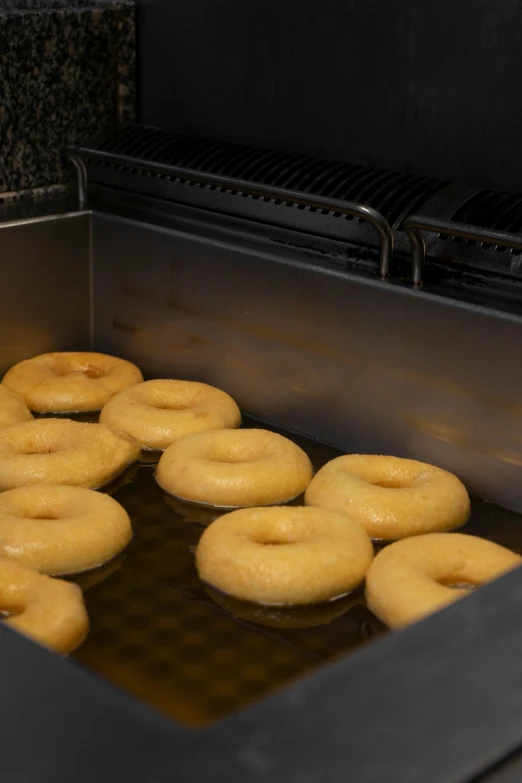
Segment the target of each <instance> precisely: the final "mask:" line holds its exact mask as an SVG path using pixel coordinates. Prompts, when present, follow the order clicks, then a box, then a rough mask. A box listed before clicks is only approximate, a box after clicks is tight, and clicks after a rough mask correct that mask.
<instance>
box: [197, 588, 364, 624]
mask: <svg viewBox="0 0 522 783" xmlns="http://www.w3.org/2000/svg"><path fill="white" fill-rule="evenodd" d="M205 592H206V593H207V595H208V596H209V597H210V598H211V599H212V600H213V601H214V603H216V604H217V605H218V606H221V608H222V609H224V610H225V611H226V612H229V613H230V614H231V615H233V616H234V617H238V618H239V619H240V620H246V621H247V622H248V623H255V624H256V625H268V626H270V627H271V628H314V627H316V626H318V625H328V624H329V623H331V622H333V621H334V620H336V619H337V618H338V617H341V616H342V615H343V614H346V612H348V610H349V609H353V607H354V606H356V605H357V604H358V603H361V602H362V601H361V596H358V595H357V593H358V591H357V593H350V594H349V595H345V596H343V597H342V598H338V599H337V600H336V601H328V602H327V603H325V604H313V605H312V606H263V605H262V604H252V603H249V602H248V601H241V600H239V599H238V598H234V597H233V596H231V595H226V594H225V593H222V592H221V591H220V590H215V589H214V588H213V587H209V586H207V587H206V588H205Z"/></svg>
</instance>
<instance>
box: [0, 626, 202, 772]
mask: <svg viewBox="0 0 522 783" xmlns="http://www.w3.org/2000/svg"><path fill="white" fill-rule="evenodd" d="M0 667H1V669H2V671H3V672H4V676H3V677H2V698H1V699H0V735H1V737H2V765H1V768H2V772H1V777H2V781H3V783H71V781H76V783H92V781H93V780H96V781H98V783H105V781H107V783H109V781H125V783H149V781H150V783H157V781H158V777H157V772H158V768H159V767H160V766H161V768H162V769H163V770H164V769H165V764H164V758H165V755H166V751H167V749H169V748H170V747H171V745H172V743H176V742H177V743H178V745H179V743H180V742H182V741H183V738H184V737H185V736H186V735H187V734H188V733H189V732H188V731H187V730H185V729H183V728H181V727H177V726H175V725H174V724H171V723H170V722H169V721H167V720H166V719H163V718H162V717H161V716H160V715H158V714H156V713H155V712H152V711H150V710H149V709H148V708H147V707H145V706H144V705H142V704H139V703H138V702H135V701H134V700H133V699H131V698H129V697H128V696H126V695H125V694H123V693H122V692H120V691H118V690H117V689H116V688H113V687H112V686H111V685H109V684H107V683H104V682H103V681H102V680H100V679H98V678H97V677H96V676H94V675H93V674H90V673H89V672H87V671H86V670H84V669H82V668H81V667H79V666H77V665H76V664H74V663H71V662H70V661H66V660H64V659H62V658H61V657H60V656H58V655H55V654H54V653H50V652H48V651H47V650H45V649H44V648H43V647H40V646H38V645H36V644H33V643H32V642H29V641H28V640H27V639H25V638H24V637H23V636H20V635H19V634H17V633H14V632H13V631H11V630H10V629H8V628H5V627H4V626H3V625H2V623H0Z"/></svg>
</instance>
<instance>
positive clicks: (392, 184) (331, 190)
mask: <svg viewBox="0 0 522 783" xmlns="http://www.w3.org/2000/svg"><path fill="white" fill-rule="evenodd" d="M95 149H97V150H100V151H103V152H107V153H113V154H117V155H124V156H129V157H133V158H140V159H142V160H147V161H151V162H154V163H164V164H168V165H173V166H180V167H183V168H190V169H195V170H197V171H205V172H209V173H212V174H219V175H221V176H226V177H231V178H236V179H243V180H249V181H251V182H257V183H260V184H263V185H267V186H272V187H278V188H286V189H290V190H298V191H302V192H304V193H307V194H310V195H316V196H319V195H320V196H324V197H327V198H333V199H341V200H343V201H354V202H357V203H360V204H365V205H367V206H370V207H373V208H374V209H376V210H377V211H378V212H380V213H381V214H382V215H383V216H384V217H385V218H386V219H387V221H388V223H389V224H390V225H391V226H392V227H397V226H398V224H399V223H400V221H401V219H402V218H403V217H405V216H406V215H408V214H410V213H412V212H415V211H416V210H417V209H419V208H420V207H421V206H422V205H423V204H424V203H425V202H426V201H428V200H429V199H430V198H431V197H432V196H433V195H434V194H435V193H437V192H438V191H439V190H441V189H442V188H444V187H445V186H446V184H447V183H444V182H440V181H439V180H433V179H427V178H424V177H413V176H411V175H408V174H403V175H401V174H396V173H393V172H387V171H379V170H376V169H370V168H367V167H365V166H358V165H350V164H341V163H335V162H332V161H327V160H322V159H318V158H308V157H304V156H300V155H290V154H286V153H282V152H270V151H267V150H261V149H257V148H254V147H246V146H242V145H239V144H229V143H227V142H215V141H210V140H208V139H199V138H193V137H189V136H178V135H174V134H172V133H171V132H169V131H164V130H160V129H156V128H144V127H143V126H138V125H128V126H125V127H123V128H122V129H120V130H118V131H116V132H113V133H112V134H108V135H106V136H105V137H103V138H102V139H97V140H96V145H95ZM149 176H154V175H149ZM348 219H350V218H348Z"/></svg>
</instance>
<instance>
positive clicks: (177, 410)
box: [100, 380, 241, 451]
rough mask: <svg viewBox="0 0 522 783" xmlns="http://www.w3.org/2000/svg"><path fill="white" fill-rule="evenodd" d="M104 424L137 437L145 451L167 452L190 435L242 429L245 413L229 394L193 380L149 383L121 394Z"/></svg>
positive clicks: (109, 408)
mask: <svg viewBox="0 0 522 783" xmlns="http://www.w3.org/2000/svg"><path fill="white" fill-rule="evenodd" d="M100 421H101V422H102V423H103V424H108V425H109V426H111V427H114V428H115V429H117V430H121V431H122V432H127V433H128V434H129V435H133V436H134V437H135V438H137V440H139V442H140V443H141V446H142V448H144V449H150V450H152V451H163V450H165V449H166V448H167V447H168V446H170V444H171V443H173V442H174V441H176V440H179V439H180V438H184V437H186V436H187V435H194V434H195V433H196V432H205V431H206V430H221V429H228V428H234V427H239V425H240V424H241V413H240V411H239V408H238V407H237V405H236V403H235V402H234V400H233V399H232V397H229V395H228V394H226V393H225V392H223V391H221V390H220V389H216V388H215V387H214V386H208V385H207V384H206V383H195V382H193V381H175V380H156V381H145V383H140V384H138V385H137V386H133V387H131V388H130V389H125V391H122V392H120V393H119V394H117V395H116V396H115V397H113V398H112V399H111V400H109V402H108V403H107V404H106V405H105V407H104V408H103V410H102V412H101V415H100Z"/></svg>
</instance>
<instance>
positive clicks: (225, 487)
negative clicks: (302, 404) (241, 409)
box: [156, 430, 312, 508]
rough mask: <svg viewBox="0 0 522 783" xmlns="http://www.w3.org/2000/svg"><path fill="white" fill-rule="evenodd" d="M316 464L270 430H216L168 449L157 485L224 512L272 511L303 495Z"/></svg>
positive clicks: (184, 439) (193, 437) (158, 475)
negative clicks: (261, 508) (245, 509)
mask: <svg viewBox="0 0 522 783" xmlns="http://www.w3.org/2000/svg"><path fill="white" fill-rule="evenodd" d="M311 478H312V464H311V462H310V460H309V459H308V457H307V455H306V454H305V453H304V451H303V450H302V449H300V448H299V446H296V444H295V443H293V442H292V441H291V440H288V438H284V437H283V436H282V435H277V434H276V433H275V432H269V431H268V430H216V431H214V432H202V433H200V434H198V435H189V436H188V437H187V438H183V440H180V441H176V442H175V443H173V444H172V446H169V448H168V449H167V450H166V451H165V453H164V454H163V456H162V457H161V459H160V461H159V464H158V469H157V472H156V480H157V482H158V484H159V485H160V487H162V489H164V490H165V492H168V493H170V494H171V495H174V496H175V497H178V498H180V499H181V500H187V501H190V502H191V503H199V504H202V505H211V506H217V507H222V508H238V507H243V506H272V505H276V504H279V503H286V502H287V501H289V500H292V499H293V498H295V497H297V496H298V495H300V494H301V493H302V492H304V490H305V489H306V487H307V486H308V484H309V483H310V480H311Z"/></svg>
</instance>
